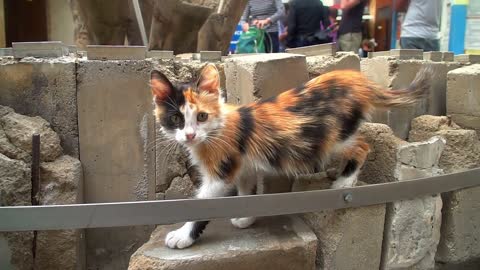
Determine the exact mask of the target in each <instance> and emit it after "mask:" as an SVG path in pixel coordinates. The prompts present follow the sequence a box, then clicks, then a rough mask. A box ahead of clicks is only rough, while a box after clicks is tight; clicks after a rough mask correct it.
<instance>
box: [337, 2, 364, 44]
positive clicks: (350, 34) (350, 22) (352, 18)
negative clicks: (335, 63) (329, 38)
mask: <svg viewBox="0 0 480 270" xmlns="http://www.w3.org/2000/svg"><path fill="white" fill-rule="evenodd" d="M366 4H367V0H341V2H340V8H341V9H342V20H341V21H340V27H339V29H338V35H339V36H338V43H339V49H340V51H351V52H355V53H358V50H359V49H360V45H361V44H362V16H363V10H364V9H365V5H366Z"/></svg>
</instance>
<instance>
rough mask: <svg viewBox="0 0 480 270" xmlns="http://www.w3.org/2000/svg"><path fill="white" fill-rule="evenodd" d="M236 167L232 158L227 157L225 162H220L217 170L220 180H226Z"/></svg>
mask: <svg viewBox="0 0 480 270" xmlns="http://www.w3.org/2000/svg"><path fill="white" fill-rule="evenodd" d="M236 166H237V162H236V161H235V159H233V158H232V157H227V159H226V160H222V163H221V164H220V167H219V168H218V177H219V178H220V179H227V178H228V176H230V175H231V173H232V171H233V170H234V169H235V167H236Z"/></svg>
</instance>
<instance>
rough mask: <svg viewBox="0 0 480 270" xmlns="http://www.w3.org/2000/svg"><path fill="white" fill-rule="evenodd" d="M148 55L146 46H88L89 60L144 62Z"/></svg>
mask: <svg viewBox="0 0 480 270" xmlns="http://www.w3.org/2000/svg"><path fill="white" fill-rule="evenodd" d="M146 53H147V51H146V47H145V46H105V45H88V46H87V58H88V59H89V60H143V59H145V56H146Z"/></svg>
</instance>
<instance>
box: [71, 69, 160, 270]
mask: <svg viewBox="0 0 480 270" xmlns="http://www.w3.org/2000/svg"><path fill="white" fill-rule="evenodd" d="M151 69H152V64H151V62H149V61H145V60H144V61H80V62H79V63H78V69H77V74H78V76H77V80H78V107H79V110H78V111H79V113H78V124H79V133H80V156H81V161H82V165H83V172H84V183H85V187H84V191H85V195H84V198H85V202H117V201H140V200H154V199H155V147H154V143H153V142H154V140H155V130H154V129H155V128H154V126H155V125H154V117H153V113H152V110H153V104H152V97H151V92H150V89H149V87H148V80H149V74H150V71H151ZM152 229H153V228H152V227H151V226H137V227H122V228H107V229H91V230H87V231H86V245H87V248H86V250H87V254H86V256H87V268H94V269H97V268H100V269H126V268H127V265H128V258H129V256H130V255H131V253H133V252H134V251H135V248H136V247H138V246H140V245H141V244H143V243H144V242H145V241H147V240H148V237H149V235H150V233H151V231H152Z"/></svg>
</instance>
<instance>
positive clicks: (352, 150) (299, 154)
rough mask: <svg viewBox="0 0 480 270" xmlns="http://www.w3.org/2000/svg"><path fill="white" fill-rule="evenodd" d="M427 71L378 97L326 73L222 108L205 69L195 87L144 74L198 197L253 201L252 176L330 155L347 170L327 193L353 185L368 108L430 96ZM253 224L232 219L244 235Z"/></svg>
mask: <svg viewBox="0 0 480 270" xmlns="http://www.w3.org/2000/svg"><path fill="white" fill-rule="evenodd" d="M429 73H430V72H429V70H423V71H421V72H420V73H419V74H418V75H417V77H416V78H415V80H414V81H413V82H412V84H411V85H410V87H409V88H408V89H404V90H385V89H382V88H381V87H380V86H378V85H376V84H375V83H373V82H371V81H369V80H367V79H366V78H365V77H364V76H362V74H361V73H359V72H357V71H347V70H342V71H333V72H330V73H327V74H324V75H321V76H319V77H317V78H314V79H312V80H310V81H308V82H307V83H305V84H304V85H301V86H299V87H297V88H295V89H291V90H288V91H286V92H283V93H281V94H280V95H278V96H274V97H271V98H268V99H264V100H261V101H259V102H255V103H252V104H248V105H244V106H233V105H228V104H225V103H224V101H223V99H222V97H221V93H220V89H219V88H220V81H219V73H218V71H217V69H216V68H215V66H214V65H212V64H209V65H206V66H205V67H204V68H203V70H202V72H201V75H200V78H199V80H198V82H197V83H196V84H181V85H173V84H172V83H171V82H170V81H169V80H168V78H167V77H166V76H165V75H163V74H162V73H160V72H159V71H156V70H154V71H152V73H151V80H150V84H151V89H152V93H153V97H154V101H155V104H156V108H155V116H156V119H157V121H158V122H159V123H160V125H161V131H162V132H164V134H165V135H166V136H167V137H168V138H170V139H174V140H176V141H177V142H179V143H180V144H182V145H184V146H186V148H187V149H188V151H189V154H190V157H191V160H192V162H193V163H194V164H195V165H196V166H197V167H198V169H199V171H200V174H201V175H202V184H201V187H200V188H199V190H198V193H197V196H196V197H197V198H211V197H221V196H226V195H227V194H228V193H229V192H230V191H231V189H232V188H236V189H237V191H238V194H239V195H249V194H252V192H253V190H254V189H255V185H256V177H245V175H246V174H250V175H252V174H254V173H256V172H264V171H267V172H272V171H273V172H279V173H284V174H288V175H299V174H308V173H312V172H314V171H315V168H317V167H318V165H319V164H320V165H321V164H322V163H324V162H325V161H327V159H328V157H329V156H330V154H332V153H340V154H343V157H344V158H345V160H346V166H345V168H344V169H343V171H342V172H341V175H340V177H339V178H338V179H337V180H336V181H335V182H334V184H333V188H342V187H351V186H354V185H355V183H356V181H357V175H358V173H359V169H360V168H361V167H362V165H363V163H364V162H365V159H366V156H367V154H368V152H369V146H368V144H367V143H366V142H365V141H364V139H363V138H362V137H360V136H358V135H357V129H358V127H359V125H360V124H361V122H362V121H363V120H365V119H367V118H368V117H369V114H370V113H371V112H372V111H373V110H374V109H375V108H388V107H394V106H406V105H410V104H413V103H415V102H417V101H418V100H420V99H421V98H423V97H425V96H426V94H427V91H428V89H429V78H430V75H429ZM254 221H255V218H254V217H244V218H234V219H232V220H231V222H232V224H233V225H234V226H236V227H239V228H246V227H248V226H250V225H251V224H252V223H253V222H254ZM207 224H208V221H202V222H187V223H186V224H185V225H184V226H183V227H181V228H180V229H178V230H175V231H172V232H170V233H169V234H168V235H167V237H166V239H165V243H166V245H167V246H168V247H170V248H180V249H181V248H186V247H189V246H190V245H192V244H193V243H194V241H195V240H196V239H197V238H198V237H199V236H200V234H201V233H202V231H203V230H204V229H205V227H206V225H207Z"/></svg>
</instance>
